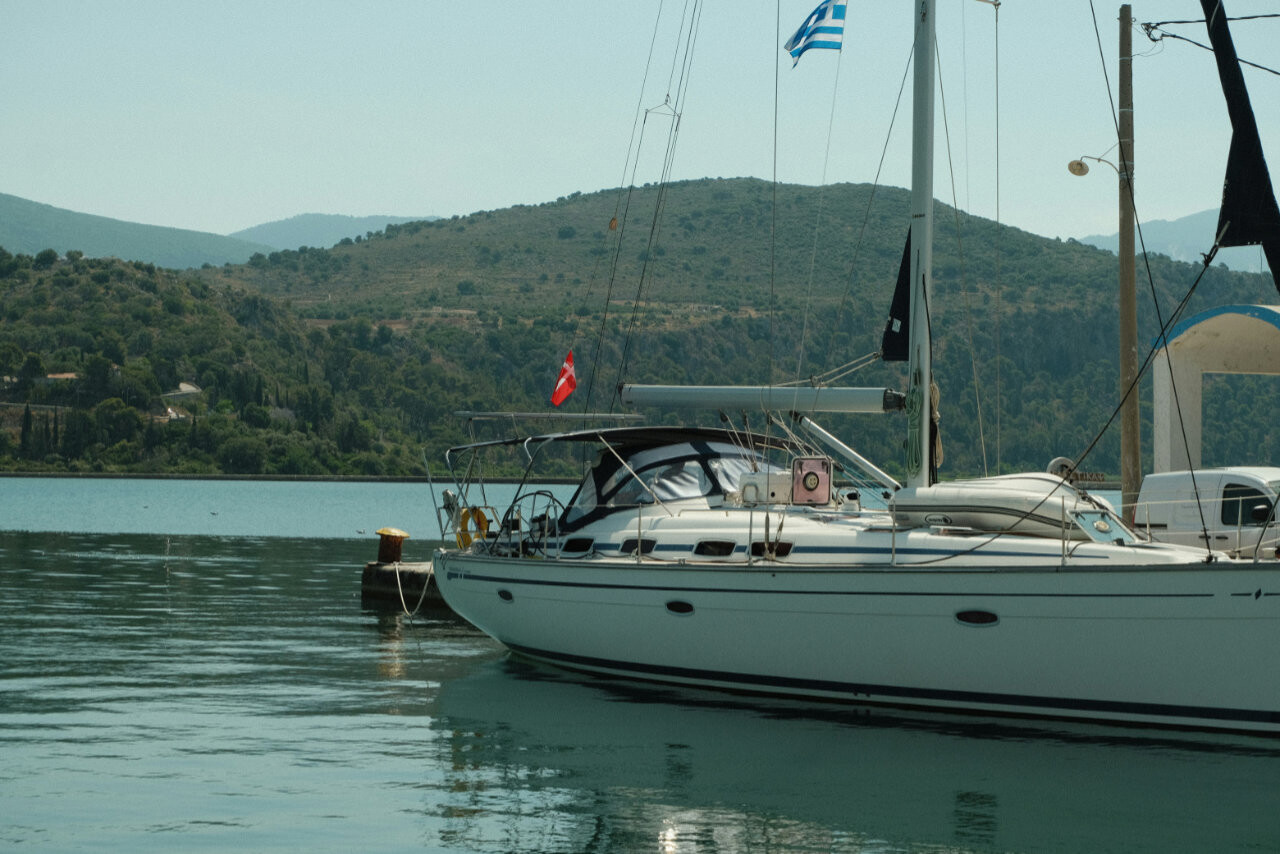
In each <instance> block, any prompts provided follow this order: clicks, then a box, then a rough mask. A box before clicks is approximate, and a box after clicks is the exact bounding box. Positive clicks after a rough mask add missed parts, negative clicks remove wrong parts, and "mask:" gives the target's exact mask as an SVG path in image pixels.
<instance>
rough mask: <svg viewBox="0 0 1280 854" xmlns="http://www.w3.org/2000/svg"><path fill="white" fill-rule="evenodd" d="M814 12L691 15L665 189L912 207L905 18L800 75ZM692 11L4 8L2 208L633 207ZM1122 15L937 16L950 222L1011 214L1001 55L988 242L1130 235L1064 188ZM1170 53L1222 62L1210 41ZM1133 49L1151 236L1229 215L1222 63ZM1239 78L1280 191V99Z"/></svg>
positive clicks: (1157, 7) (409, 212)
mask: <svg viewBox="0 0 1280 854" xmlns="http://www.w3.org/2000/svg"><path fill="white" fill-rule="evenodd" d="M688 2H689V3H692V2H693V0H688ZM816 4H817V0H780V2H773V0H769V2H765V0H737V2H725V0H704V5H703V7H702V12H701V17H700V21H699V27H698V31H697V40H696V43H695V46H694V50H693V54H692V58H691V60H690V62H689V63H688V76H687V86H686V88H685V89H684V90H683V92H684V94H683V96H680V97H681V100H679V103H680V105H681V108H682V112H681V115H682V118H681V122H680V133H679V136H678V139H677V144H676V147H675V150H674V154H673V156H672V167H671V174H672V176H673V177H674V178H678V179H679V178H700V177H736V176H744V175H751V176H756V177H761V178H770V177H773V176H775V175H776V177H777V178H778V179H779V180H782V181H786V182H796V183H802V184H820V183H823V182H828V183H830V182H841V181H859V182H860V181H870V180H872V179H873V177H874V176H875V172H876V167H877V163H878V160H879V157H880V152H881V149H882V148H883V147H884V145H885V141H886V138H889V144H890V155H889V157H888V159H887V161H886V166H885V170H884V172H883V174H882V176H881V181H882V182H883V183H887V184H893V185H897V186H905V185H906V184H907V183H908V169H907V165H906V154H907V152H908V150H909V147H910V139H909V136H910V118H909V116H910V113H909V107H907V106H905V105H904V107H903V109H902V111H901V112H900V113H899V116H898V119H897V122H896V124H895V125H894V130H893V134H892V136H891V137H889V129H890V117H891V115H892V113H893V108H894V104H895V99H896V97H897V91H898V85H899V82H900V80H901V79H902V75H903V72H904V70H905V68H906V64H907V61H908V59H909V56H910V51H911V26H912V15H911V9H912V4H911V3H910V2H908V1H907V0H875V2H871V0H862V2H860V0H850V3H849V15H848V23H847V27H846V33H845V48H844V50H843V52H842V53H840V54H837V53H836V52H834V51H811V52H809V53H808V54H806V55H805V56H804V58H803V59H802V60H801V61H800V64H799V66H798V67H796V68H792V67H791V60H790V58H789V57H788V56H786V54H785V53H784V52H783V51H782V50H781V44H782V42H783V41H785V40H786V39H787V37H788V36H790V34H791V32H792V31H793V30H794V29H795V28H796V27H797V26H798V25H799V24H800V22H801V21H802V20H803V18H804V17H805V15H806V14H807V13H808V12H809V11H810V10H811V8H812V7H813V6H815V5H816ZM686 6H687V4H686V0H678V2H677V0H666V2H665V3H661V4H660V3H658V2H643V0H632V2H626V3H620V2H580V0H558V2H531V1H530V0H526V2H490V3H464V2H458V0H451V2H441V1H440V0H413V1H412V2H378V0H365V2H359V3H353V2H319V0H306V2H284V0H265V2H264V0H254V2H239V1H238V0H215V1H214V2H209V0H200V2H186V0H137V2H105V1H104V2H90V0H84V2H69V0H25V2H19V0H0V13H2V14H3V20H4V24H5V26H4V31H5V40H4V41H5V46H4V50H3V51H0V192H5V193H10V194H12V195H16V196H21V197H23V198H27V199H31V200H34V201H38V202H44V203H47V204H51V205H55V206H57V207H63V208H69V209H72V210H76V211H82V212H85V213H93V214H99V215H103V216H110V217H115V218H118V219H123V220H129V221H134V222H142V223H152V224H157V225H166V226H174V227H180V228H191V229H198V230H201V231H211V232H216V233H223V234H225V233H228V232H232V231H236V230H239V229H242V228H247V227H249V226H252V225H257V224H259V223H263V222H268V221H272V220H277V219H283V218H286V217H289V216H293V215H295V214H300V213H340V214H352V215H366V214H390V215H403V216H419V215H423V216H425V215H440V216H449V215H453V214H466V213H471V212H474V211H479V210H490V209H494V208H501V207H507V206H509V205H513V204H521V203H524V204H533V203H539V202H544V201H549V200H552V199H555V198H557V197H558V196H563V195H567V194H569V193H572V192H575V191H584V192H589V191H594V190H599V189H603V188H607V187H615V186H619V185H620V184H622V183H624V182H625V181H626V180H628V179H629V176H630V171H629V170H630V166H629V163H630V162H631V161H630V160H629V159H628V151H629V147H630V145H631V140H632V128H633V126H634V125H635V124H636V117H637V115H638V114H639V113H638V108H645V109H649V108H660V107H661V106H662V105H663V103H664V99H665V98H666V96H667V93H668V92H670V93H671V98H672V100H673V101H675V100H676V98H677V95H678V93H679V92H680V91H681V90H680V89H679V87H678V84H677V83H671V84H669V81H671V80H673V79H675V80H678V79H679V74H678V70H677V73H676V74H674V75H673V74H672V68H673V63H675V64H678V62H679V61H678V60H677V57H678V56H679V54H678V51H677V41H678V39H677V38H676V37H675V33H676V30H677V28H678V27H679V26H680V20H679V19H680V15H681V14H682V12H683V11H684V10H685V9H686ZM1119 6H1120V4H1119V3H1110V2H1108V3H1105V4H1104V3H1103V2H1101V0H1095V2H1094V6H1093V9H1094V10H1096V16H1097V26H1098V28H1099V31H1100V32H1101V38H1102V54H1100V53H1099V47H1098V42H1097V38H1096V36H1095V30H1094V14H1093V11H1092V10H1091V7H1090V4H1089V2H1088V0H1061V1H1060V2H1050V0H1004V2H1003V4H1002V5H1001V7H1000V9H999V13H998V15H999V26H998V29H997V26H996V14H997V13H996V11H995V8H994V7H993V6H991V5H989V4H987V3H983V2H979V0H939V11H938V16H939V54H940V59H941V64H942V86H943V88H944V91H945V102H946V120H947V132H944V130H943V127H942V122H941V121H940V122H939V131H938V141H937V151H938V170H937V176H936V179H935V181H936V184H935V189H936V195H937V196H938V197H939V198H941V199H943V200H944V201H946V202H948V203H950V202H951V201H952V200H953V191H952V186H953V184H954V187H955V191H954V200H955V201H956V202H957V203H958V204H959V206H960V207H961V208H964V209H967V210H970V211H972V212H973V213H975V214H978V215H980V216H985V217H991V218H994V217H995V216H996V213H997V207H996V206H997V194H996V189H995V179H996V165H997V157H996V149H997V145H996V140H997V137H996V134H995V123H994V116H995V106H996V91H997V87H996V74H995V68H996V65H995V61H994V60H995V46H996V39H995V35H996V33H997V32H998V35H999V38H998V46H999V87H998V91H999V112H1000V123H999V125H1000V134H999V160H998V162H999V185H1000V193H999V199H998V201H999V215H1000V217H999V218H1000V219H1001V220H1002V221H1003V222H1005V223H1008V224H1011V225H1015V226H1018V227H1021V228H1024V229H1027V230H1029V231H1033V232H1036V233H1039V234H1044V235H1048V236H1061V237H1069V236H1074V237H1078V236H1083V235H1086V234H1090V233H1100V232H1108V233H1109V232H1113V231H1115V230H1116V213H1115V211H1116V181H1115V173H1114V172H1112V171H1111V170H1110V169H1109V168H1108V167H1106V166H1096V165H1095V168H1094V171H1093V172H1091V173H1090V175H1088V176H1086V177H1084V178H1077V177H1073V176H1071V175H1070V174H1069V173H1068V172H1067V169H1066V164H1067V162H1068V161H1069V160H1071V159H1073V158H1075V157H1078V156H1080V155H1082V154H1090V155H1103V154H1104V153H1105V152H1107V151H1108V150H1109V149H1110V148H1111V147H1112V146H1113V145H1114V143H1115V131H1114V125H1113V120H1112V117H1111V107H1110V104H1109V101H1108V97H1107V91H1106V82H1105V79H1104V74H1103V66H1102V57H1103V56H1104V55H1105V59H1106V63H1107V73H1108V74H1109V75H1110V81H1111V85H1112V87H1113V88H1114V87H1115V86H1116V80H1117V76H1116V74H1117V71H1116V65H1117V63H1116V60H1115V57H1116V54H1117V46H1118V30H1117V13H1118V11H1119ZM779 10H780V11H779ZM1228 11H1229V12H1230V13H1231V15H1232V16H1233V17H1238V16H1242V15H1247V14H1257V13H1264V12H1272V11H1276V4H1275V2H1274V0H1228ZM660 12H661V14H660ZM1200 15H1201V12H1200V6H1199V3H1198V2H1195V0H1161V2H1158V3H1157V2H1149V3H1143V2H1136V3H1134V16H1135V17H1136V18H1137V20H1138V21H1140V22H1141V21H1159V20H1169V19H1193V18H1198V17H1200ZM779 18H780V20H779ZM655 23H656V24H657V26H655ZM1171 30H1172V31H1174V32H1178V33H1181V34H1184V35H1186V36H1187V37H1189V38H1193V39H1195V40H1197V41H1200V42H1204V41H1206V40H1207V39H1206V36H1205V28H1204V26H1203V24H1199V25H1193V26H1181V27H1176V28H1171ZM655 32H656V33H657V35H656V37H655ZM1233 32H1234V34H1235V36H1236V44H1237V49H1238V51H1239V53H1240V55H1241V56H1242V57H1243V58H1246V59H1252V60H1254V61H1256V62H1259V63H1261V64H1263V65H1268V66H1271V67H1280V47H1277V45H1280V21H1277V20H1268V21H1258V22H1239V23H1237V24H1235V25H1233ZM651 42H652V43H653V51H652V55H653V58H652V61H651V62H648V63H647V57H648V55H649V52H650V44H651ZM1134 49H1135V52H1137V53H1140V54H1143V55H1142V56H1140V57H1139V58H1138V59H1136V60H1135V62H1134V77H1135V84H1134V85H1135V92H1136V101H1137V106H1136V111H1135V113H1136V121H1137V142H1136V151H1137V164H1138V165H1137V169H1136V181H1137V191H1138V212H1139V216H1140V218H1141V219H1142V220H1152V219H1172V218H1176V217H1179V216H1183V215H1186V214H1189V213H1193V212H1196V211H1200V210H1204V209H1206V208H1211V207H1214V206H1215V205H1216V204H1217V203H1218V200H1219V198H1220V194H1221V188H1222V175H1223V169H1224V166H1225V160H1226V152H1227V144H1228V141H1229V126H1228V124H1227V117H1226V111H1225V107H1224V106H1223V103H1222V97H1221V91H1220V89H1219V84H1218V82H1217V76H1216V71H1215V69H1214V66H1213V61H1212V55H1211V54H1209V53H1208V52H1206V51H1203V50H1200V49H1198V48H1195V47H1193V46H1191V45H1188V44H1186V43H1182V42H1175V41H1171V40H1170V41H1165V42H1164V43H1163V45H1160V46H1157V45H1153V44H1152V43H1150V42H1149V41H1148V40H1147V39H1146V37H1145V36H1144V35H1143V34H1142V32H1141V31H1140V30H1139V31H1138V32H1136V33H1135V35H1134ZM647 64H648V67H649V69H650V70H649V72H648V77H647V81H646V78H645V72H646V65H647ZM775 78H776V86H775ZM1246 79H1247V81H1248V84H1249V87H1250V93H1251V95H1252V97H1253V101H1254V107H1255V111H1256V113H1257V115H1258V119H1259V124H1260V126H1261V131H1262V140H1263V146H1264V148H1265V150H1266V152H1267V155H1268V161H1269V164H1270V166H1271V168H1272V170H1273V172H1274V173H1276V174H1278V175H1280V77H1277V76H1274V75H1272V74H1267V73H1264V72H1257V71H1247V72H1246ZM775 89H776V109H775ZM909 91H910V89H909V87H908V93H909ZM941 104H942V101H941V100H940V101H939V105H940V108H941ZM775 115H776V122H777V132H776V146H775V141H774V140H775V130H774V128H775ZM648 116H649V120H648V121H647V122H644V123H643V126H644V129H645V130H644V134H643V140H642V144H641V147H640V150H641V152H642V156H641V158H640V162H639V165H638V167H637V170H636V181H637V182H638V183H645V182H652V181H656V180H658V178H659V177H660V168H659V162H660V160H661V155H662V152H663V150H664V148H665V146H666V145H667V138H668V134H667V128H668V125H669V123H670V119H669V118H668V117H667V116H666V115H665V112H664V111H663V110H661V109H657V110H654V111H652V112H650V113H648ZM948 135H949V137H950V147H949V148H948V143H947V136H948ZM1112 158H1113V159H1114V156H1113V155H1112ZM953 170H954V179H953V178H952V171H953ZM1206 248H1207V246H1206Z"/></svg>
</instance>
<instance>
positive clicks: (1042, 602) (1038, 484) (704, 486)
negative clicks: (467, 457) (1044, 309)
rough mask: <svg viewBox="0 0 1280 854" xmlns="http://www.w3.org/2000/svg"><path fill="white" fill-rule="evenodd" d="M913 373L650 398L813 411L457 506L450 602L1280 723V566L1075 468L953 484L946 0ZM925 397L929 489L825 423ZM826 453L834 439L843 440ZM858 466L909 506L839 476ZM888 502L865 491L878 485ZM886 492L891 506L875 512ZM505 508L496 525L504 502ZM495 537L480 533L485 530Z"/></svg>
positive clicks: (628, 661)
mask: <svg viewBox="0 0 1280 854" xmlns="http://www.w3.org/2000/svg"><path fill="white" fill-rule="evenodd" d="M913 9H914V10H915V11H914V14H915V15H916V17H917V28H916V43H915V57H914V68H915V82H914V93H915V119H914V131H913V139H914V141H913V157H914V169H913V187H912V221H911V241H910V247H911V249H910V270H911V287H912V299H911V301H910V305H911V316H910V318H909V322H908V324H907V328H908V329H909V340H908V348H909V357H910V365H909V377H910V386H909V388H908V390H907V393H906V395H905V397H904V396H903V395H898V394H895V393H894V392H891V391H889V390H885V389H829V388H822V389H804V390H802V391H798V390H796V389H790V388H787V389H782V388H768V387H766V388H754V389H740V388H700V389H696V390H692V391H691V390H685V389H671V388H665V387H635V386H632V387H626V388H624V390H623V400H624V402H630V403H633V404H636V405H652V404H664V405H667V406H684V405H690V404H691V403H693V404H697V405H702V406H710V407H713V408H726V409H735V410H736V409H748V408H750V409H765V410H773V411H781V412H791V413H793V414H794V413H802V414H798V415H796V416H795V417H796V422H797V424H796V428H795V432H794V434H793V435H791V436H789V437H787V438H786V439H782V438H779V437H777V436H776V435H775V436H761V435H751V434H747V433H744V432H741V431H734V430H720V429H704V428H680V427H635V426H627V427H615V428H610V429H599V430H578V431H574V432H570V433H558V434H550V435H544V436H535V437H529V438H524V439H516V440H509V441H499V442H491V443H481V444H474V445H469V446H464V447H461V448H457V449H454V451H452V452H451V454H454V455H459V454H464V453H476V452H480V451H483V450H486V449H489V448H492V447H493V446H497V445H503V444H506V445H512V446H522V447H523V448H524V449H525V450H526V451H527V452H528V453H529V454H530V456H531V458H536V457H537V456H538V455H539V453H541V452H542V451H543V450H544V449H546V448H547V447H550V446H553V445H558V444H574V445H577V444H580V443H589V444H591V445H594V446H596V447H598V449H599V451H598V455H597V457H596V462H595V464H594V465H593V466H591V468H590V470H589V471H588V472H587V474H586V476H585V477H584V479H583V481H582V483H581V484H580V485H579V487H578V489H577V492H576V493H575V494H574V496H573V498H572V499H570V500H569V501H568V502H567V505H566V506H562V505H561V504H560V502H559V501H557V500H556V499H555V498H554V497H553V496H552V495H551V494H549V493H547V492H546V491H543V490H539V489H535V488H529V489H526V490H522V491H521V492H520V494H519V495H518V497H517V498H516V500H515V502H514V503H513V504H512V506H511V507H510V508H508V509H507V510H506V511H505V512H503V513H500V514H497V513H494V511H492V510H487V511H486V510H484V509H482V508H480V507H477V506H476V505H477V504H479V503H480V502H478V501H476V500H472V499H473V498H474V494H473V493H468V492H466V491H464V492H463V493H462V496H461V497H460V498H459V497H456V496H454V497H451V500H450V501H448V502H446V504H447V507H446V509H447V511H448V513H447V515H448V516H449V518H450V520H451V521H452V523H453V525H454V526H455V528H456V529H457V534H458V542H459V547H458V548H457V549H443V550H441V551H439V552H437V553H436V555H435V572H436V578H437V582H438V584H439V587H440V591H441V593H442V594H443V596H444V598H445V600H446V601H447V602H448V604H449V605H450V606H451V607H452V608H453V609H454V610H455V611H457V612H458V613H459V614H460V615H462V616H463V617H465V618H466V619H467V620H469V621H470V622H472V623H473V624H475V625H476V626H477V627H479V628H480V629H481V630H483V631H485V632H487V633H488V634H490V635H491V636H493V637H494V638H496V639H497V640H498V641H500V642H502V643H503V644H505V645H506V646H507V647H509V648H510V649H511V650H513V651H514V652H516V653H518V654H520V655H524V656H528V657H530V658H533V659H537V660H541V661H545V662H550V663H553V664H557V665H560V666H563V667H568V668H573V669H578V670H582V671H588V672H593V673H600V674H609V675H613V676H622V677H631V678H638V679H646V680H658V681H666V682H673V683H682V684H690V685H698V686H703V687H711V688H719V689H725V690H730V691H738V692H756V693H766V694H784V695H795V696H805V697H815V698H822V699H829V700H841V701H852V702H858V703H873V704H882V705H889V706H906V707H928V708H934V709H948V710H959V711H966V712H978V713H995V714H1014V715H1031V716H1050V717H1063V718H1077V719H1090V720H1105V721H1115V722H1125V723H1136V724H1155V725H1169V726H1181V727H1194V728H1217V729H1238V730H1252V731H1260V732H1280V681H1277V680H1276V679H1274V678H1273V674H1272V672H1271V669H1270V665H1271V652H1272V650H1274V649H1275V648H1276V646H1277V644H1280V566H1277V565H1275V564H1257V563H1251V562H1237V561H1232V560H1228V559H1224V558H1223V557H1221V556H1219V555H1215V554H1212V553H1209V552H1207V551H1206V550H1202V549H1201V550H1197V549H1190V548H1184V547H1180V546H1175V545H1166V544H1158V543H1151V542H1147V541H1144V540H1143V539H1142V538H1140V537H1139V536H1137V535H1135V534H1134V533H1133V532H1132V531H1130V530H1129V529H1128V528H1127V527H1126V526H1125V525H1124V523H1123V522H1122V521H1121V520H1120V519H1119V518H1118V516H1117V515H1116V514H1115V513H1114V512H1113V511H1112V509H1111V508H1110V506H1109V505H1107V504H1106V503H1105V502H1102V501H1100V500H1097V499H1095V498H1094V497H1092V496H1090V495H1089V494H1087V493H1086V492H1084V491H1082V490H1078V489H1076V488H1075V487H1072V486H1071V485H1070V484H1068V483H1066V482H1064V481H1063V480H1062V479H1061V478H1059V477H1056V476H1052V475H1045V474H1039V475H1035V474H1031V475H1015V476H1004V477H994V478H985V479H979V480H970V481H957V482H951V483H941V484H938V483H935V482H934V481H935V475H934V473H933V465H932V462H933V447H934V437H933V429H934V427H933V418H932V409H933V402H932V400H931V394H930V392H929V389H930V388H931V379H930V376H931V364H930V342H929V318H928V312H927V307H928V305H929V300H928V285H929V280H930V277H931V273H930V271H931V257H930V256H931V245H932V228H933V195H932V163H933V151H932V145H933V91H934V79H933V69H934V36H933V32H934V3H933V0H917V2H915V3H913ZM899 408H905V409H906V410H907V414H908V419H909V422H910V426H909V430H910V434H909V441H908V445H909V452H908V465H907V470H908V474H909V477H908V482H907V483H906V484H905V485H904V484H898V483H897V482H896V481H894V480H893V478H891V477H889V476H888V475H887V474H885V473H884V472H883V471H882V470H881V469H879V468H877V467H876V466H874V465H873V464H871V463H869V462H868V461H867V460H865V459H864V458H862V457H861V456H860V455H859V454H858V453H857V452H856V451H855V450H853V449H852V448H849V447H848V446H847V445H846V444H845V443H843V442H841V441H839V440H838V439H836V438H835V437H833V436H831V435H830V434H829V433H827V432H826V431H824V430H822V429H821V428H819V427H818V426H817V425H816V424H815V423H814V422H813V421H812V419H811V417H810V416H811V415H813V414H815V413H818V412H829V411H838V412H851V411H856V412H870V411H896V410H897V409H899ZM819 446H821V447H819ZM837 471H843V472H846V473H848V472H855V471H856V472H857V473H858V475H859V477H860V478H861V479H862V481H863V482H865V483H867V484H870V485H871V487H870V490H871V491H872V492H876V493H881V494H883V495H885V496H887V501H886V506H883V507H881V508H878V509H870V508H869V507H864V506H863V502H861V501H860V500H859V499H860V496H859V495H855V494H853V493H852V492H851V491H849V490H847V489H846V490H842V489H840V488H839V486H838V480H837V478H836V473H837ZM864 492H866V489H865V488H864ZM868 504H870V502H868ZM493 516H496V517H497V518H494V519H493V520H492V523H490V522H489V519H490V517H493ZM477 519H482V520H484V524H481V525H479V526H477V528H478V530H475V531H474V533H476V536H475V538H474V539H472V533H473V529H472V524H473V523H474V521H476V520H477Z"/></svg>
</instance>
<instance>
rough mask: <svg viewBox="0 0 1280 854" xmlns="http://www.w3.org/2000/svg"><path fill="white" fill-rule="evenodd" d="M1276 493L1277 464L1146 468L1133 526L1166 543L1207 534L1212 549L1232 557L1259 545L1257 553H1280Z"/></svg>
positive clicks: (1190, 541)
mask: <svg viewBox="0 0 1280 854" xmlns="http://www.w3.org/2000/svg"><path fill="white" fill-rule="evenodd" d="M1193 475H1194V479H1193ZM1193 482H1194V486H1193V485H1192V484H1193ZM1277 493H1280V468H1271V467H1267V466H1228V467H1226V468H1213V469H1198V470H1196V471H1195V472H1189V471H1174V472H1162V473H1160V474H1149V475H1147V476H1146V477H1145V478H1144V479H1143V481H1142V490H1141V491H1140V492H1139V493H1138V503H1137V504H1136V505H1135V507H1134V514H1133V527H1134V529H1135V530H1137V531H1139V532H1140V533H1144V534H1147V535H1149V536H1150V538H1151V539H1153V540H1159V541H1160V542H1165V543H1181V544H1183V545H1189V546H1204V545H1206V538H1207V540H1208V543H1207V544H1208V546H1209V547H1210V548H1211V549H1213V550H1215V551H1224V552H1227V553H1228V554H1230V555H1232V556H1233V557H1239V556H1244V557H1251V556H1253V553H1254V550H1255V549H1257V548H1258V547H1259V545H1261V547H1262V550H1261V553H1260V555H1259V557H1264V558H1274V557H1280V548H1277V547H1278V546H1280V525H1278V524H1277V520H1276V518H1275V510H1274V508H1275V503H1276V495H1277ZM1197 495H1198V496H1199V499H1200V500H1199V502H1197V501H1196V497H1197ZM1264 524H1265V525H1266V531H1265V532H1264V531H1263V525H1264Z"/></svg>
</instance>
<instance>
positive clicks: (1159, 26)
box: [1139, 13, 1280, 77]
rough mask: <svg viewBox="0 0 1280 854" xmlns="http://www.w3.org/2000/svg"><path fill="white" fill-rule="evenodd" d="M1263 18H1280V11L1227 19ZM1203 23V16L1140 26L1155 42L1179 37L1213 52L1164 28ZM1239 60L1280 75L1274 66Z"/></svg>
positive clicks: (1255, 19)
mask: <svg viewBox="0 0 1280 854" xmlns="http://www.w3.org/2000/svg"><path fill="white" fill-rule="evenodd" d="M1263 18H1280V13H1267V14H1261V15H1240V16H1239V17H1234V18H1233V17H1228V18H1227V20H1228V21H1257V20H1261V19H1263ZM1203 23H1205V21H1204V19H1203V18H1201V19H1200V20H1194V21H1156V22H1154V23H1147V24H1140V25H1139V26H1141V27H1142V31H1143V33H1145V34H1146V36H1147V38H1149V39H1150V40H1151V41H1153V42H1156V43H1159V42H1161V41H1163V40H1165V39H1177V40H1178V41H1183V42H1186V43H1187V44H1192V45H1195V46H1196V47H1198V48H1200V49H1201V50H1207V51H1209V52H1210V53H1213V48H1212V47H1211V46H1209V45H1207V44H1203V43H1201V42H1198V41H1196V40H1195V39H1189V38H1187V37H1186V36H1180V35H1178V34H1177V33H1169V32H1164V30H1163V28H1164V27H1167V26H1173V25H1177V24H1203ZM1237 60H1238V61H1239V63H1240V64H1241V65H1248V66H1249V67H1251V68H1256V69H1258V70H1259V71H1265V72H1267V73H1268V74H1274V75H1276V76H1278V77H1280V71H1278V70H1276V69H1274V68H1268V67H1267V66H1265V65H1259V64H1258V63H1256V62H1250V61H1249V60H1247V59H1240V58H1239V57H1237Z"/></svg>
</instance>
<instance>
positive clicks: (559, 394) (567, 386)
mask: <svg viewBox="0 0 1280 854" xmlns="http://www.w3.org/2000/svg"><path fill="white" fill-rule="evenodd" d="M577 387H578V377H577V376H576V375H575V374H574V372H573V351H572V350H570V351H569V355H567V356H565V357H564V364H563V365H561V366H560V376H559V377H557V378H556V388H555V391H553V392H551V403H552V404H553V405H555V406H559V405H560V404H562V403H564V399H565V398H566V397H568V396H569V394H570V393H571V392H572V391H573V390H574V389H575V388H577Z"/></svg>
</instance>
